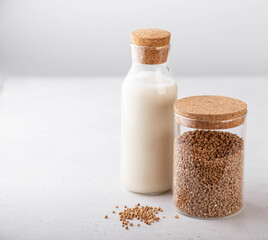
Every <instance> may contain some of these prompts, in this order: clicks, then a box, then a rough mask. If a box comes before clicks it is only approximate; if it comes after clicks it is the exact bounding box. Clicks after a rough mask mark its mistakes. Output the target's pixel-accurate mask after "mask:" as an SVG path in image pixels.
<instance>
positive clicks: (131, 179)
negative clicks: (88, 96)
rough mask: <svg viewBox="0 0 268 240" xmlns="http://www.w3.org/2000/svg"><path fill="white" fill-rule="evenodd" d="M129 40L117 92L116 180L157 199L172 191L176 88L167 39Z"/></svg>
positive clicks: (160, 35)
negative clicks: (118, 150)
mask: <svg viewBox="0 0 268 240" xmlns="http://www.w3.org/2000/svg"><path fill="white" fill-rule="evenodd" d="M131 40H132V42H131V51H132V66H131V68H130V70H129V73H128V75H127V77H126V78H125V80H124V82H123V84H122V92H121V93H122V100H121V104H122V106H121V114H122V115H121V179H122V183H123V185H124V187H125V188H126V189H127V190H129V191H132V192H136V193H142V194H159V193H162V192H165V191H167V190H169V189H171V186H172V165H173V160H172V151H173V149H172V146H173V143H172V142H173V102H174V101H175V100H176V99H177V85H176V82H175V81H174V79H173V77H172V74H171V72H170V69H169V66H168V62H167V58H168V53H169V49H170V45H169V44H170V33H169V32H167V31H164V30H159V29H139V30H135V31H133V32H132V33H131Z"/></svg>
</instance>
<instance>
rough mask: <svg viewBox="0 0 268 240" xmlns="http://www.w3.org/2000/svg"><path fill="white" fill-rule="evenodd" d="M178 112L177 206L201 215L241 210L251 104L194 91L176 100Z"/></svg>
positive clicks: (176, 127) (175, 177)
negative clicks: (245, 147)
mask: <svg viewBox="0 0 268 240" xmlns="http://www.w3.org/2000/svg"><path fill="white" fill-rule="evenodd" d="M174 114H175V120H176V121H175V134H174V148H173V151H174V169H173V171H174V172H173V203H174V206H175V207H176V209H177V210H178V211H179V212H181V213H183V214H185V215H188V216H191V217H197V218H219V217H226V216H230V215H232V214H235V213H237V212H239V210H240V209H241V208H242V200H243V168H244V145H245V144H244V142H245V126H246V115H247V104H246V103H244V102H243V101H240V100H238V99H234V98H229V97H223V96H193V97H186V98H182V99H180V100H177V101H176V102H175V103H174Z"/></svg>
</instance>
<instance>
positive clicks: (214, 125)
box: [173, 110, 248, 130]
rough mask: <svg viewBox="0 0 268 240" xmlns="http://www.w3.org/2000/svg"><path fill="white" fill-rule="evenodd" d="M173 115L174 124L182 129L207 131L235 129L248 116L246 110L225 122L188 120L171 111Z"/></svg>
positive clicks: (188, 118)
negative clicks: (182, 127)
mask: <svg viewBox="0 0 268 240" xmlns="http://www.w3.org/2000/svg"><path fill="white" fill-rule="evenodd" d="M173 113H174V115H175V119H176V122H177V123H178V124H179V125H181V126H184V127H189V128H195V129H208V130H213V129H215V130H217V129H229V128H235V127H239V126H241V125H243V124H244V122H245V119H246V116H247V114H248V110H247V111H246V113H245V114H243V115H241V116H238V117H234V118H230V119H225V120H215V119H213V120H211V119H210V120H206V119H196V118H190V117H185V116H183V115H180V114H178V113H176V112H175V111H173Z"/></svg>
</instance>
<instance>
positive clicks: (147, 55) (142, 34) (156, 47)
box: [131, 28, 171, 65]
mask: <svg viewBox="0 0 268 240" xmlns="http://www.w3.org/2000/svg"><path fill="white" fill-rule="evenodd" d="M170 36H171V34H170V32H168V31H165V30H161V29H150V28H147V29H137V30H134V31H133V32H132V33H131V43H132V44H133V45H135V49H134V50H133V51H134V57H135V60H136V61H137V62H139V63H142V64H152V65H154V64H162V63H165V62H166V61H167V57H168V50H169V43H170Z"/></svg>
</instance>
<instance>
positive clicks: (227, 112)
mask: <svg viewBox="0 0 268 240" xmlns="http://www.w3.org/2000/svg"><path fill="white" fill-rule="evenodd" d="M174 111H175V113H176V114H177V115H176V121H177V122H178V123H179V124H180V125H183V126H186V127H190V128H197V129H228V128H233V127H237V126H240V125H242V124H243V123H244V121H245V117H246V113H247V104H246V103H245V102H243V101H240V100H238V99H235V98H230V97H223V96H210V95H205V96H193V97H186V98H182V99H179V100H177V101H176V102H175V103H174Z"/></svg>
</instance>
